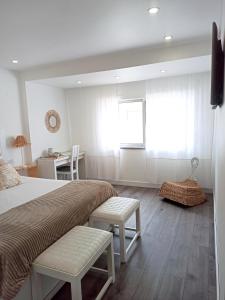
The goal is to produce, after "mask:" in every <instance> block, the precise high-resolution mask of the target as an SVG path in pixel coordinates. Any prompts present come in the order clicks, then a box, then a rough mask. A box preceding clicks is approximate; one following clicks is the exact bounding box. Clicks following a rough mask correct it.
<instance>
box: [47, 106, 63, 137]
mask: <svg viewBox="0 0 225 300" xmlns="http://www.w3.org/2000/svg"><path fill="white" fill-rule="evenodd" d="M45 126H46V128H47V129H48V131H50V132H52V133H55V132H57V131H58V130H59V128H60V126H61V119H60V115H59V113H57V111H55V110H53V109H52V110H49V111H48V112H47V113H46V115H45Z"/></svg>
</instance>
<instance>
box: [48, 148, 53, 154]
mask: <svg viewBox="0 0 225 300" xmlns="http://www.w3.org/2000/svg"><path fill="white" fill-rule="evenodd" d="M53 150H54V149H53V148H48V156H51V155H52V154H53V153H54V151H53Z"/></svg>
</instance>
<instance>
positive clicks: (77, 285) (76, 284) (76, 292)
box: [71, 280, 82, 300]
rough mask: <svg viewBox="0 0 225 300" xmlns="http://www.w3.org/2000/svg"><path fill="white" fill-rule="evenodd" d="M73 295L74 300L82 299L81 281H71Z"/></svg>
mask: <svg viewBox="0 0 225 300" xmlns="http://www.w3.org/2000/svg"><path fill="white" fill-rule="evenodd" d="M71 296H72V298H71V299H72V300H82V292H81V281H80V280H73V281H72V282H71Z"/></svg>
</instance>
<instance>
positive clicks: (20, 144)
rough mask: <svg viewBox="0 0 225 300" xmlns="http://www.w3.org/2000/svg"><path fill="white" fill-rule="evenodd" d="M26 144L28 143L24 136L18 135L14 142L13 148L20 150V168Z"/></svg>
mask: <svg viewBox="0 0 225 300" xmlns="http://www.w3.org/2000/svg"><path fill="white" fill-rule="evenodd" d="M27 144H28V142H27V139H26V138H25V136H24V135H18V136H17V137H16V139H15V142H14V145H15V147H17V148H20V149H21V158H22V166H24V159H23V147H24V146H26V145H27Z"/></svg>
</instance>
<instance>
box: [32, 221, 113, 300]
mask: <svg viewBox="0 0 225 300" xmlns="http://www.w3.org/2000/svg"><path fill="white" fill-rule="evenodd" d="M105 250H107V262H108V272H107V273H108V279H107V281H106V283H105V285H104V286H103V288H102V289H101V291H100V293H99V294H98V296H97V298H96V299H101V298H102V296H103V295H104V293H105V292H106V290H107V288H108V287H109V285H110V284H111V283H113V282H114V281H115V269H114V255H113V236H112V233H110V232H107V231H103V230H100V229H94V228H90V227H85V226H77V227H74V228H73V229H72V230H70V231H69V232H67V233H66V234H65V235H64V236H62V237H61V238H60V239H59V240H58V241H56V242H55V243H54V244H52V245H51V246H50V247H49V248H47V249H46V250H45V251H44V252H43V253H42V254H40V255H39V256H38V257H37V258H36V259H35V261H34V262H33V272H32V294H33V300H40V299H43V296H42V289H41V280H40V274H44V275H47V276H50V277H53V278H56V279H59V280H63V281H67V282H70V283H71V293H72V300H81V299H82V293H81V279H82V278H83V276H84V275H85V274H86V273H87V271H88V270H89V269H91V267H92V266H93V264H94V263H95V262H96V260H97V259H98V258H99V257H100V255H101V254H102V253H103V252H104V251H105ZM94 269H97V268H94ZM98 270H100V269H98ZM103 271H106V270H103Z"/></svg>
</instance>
